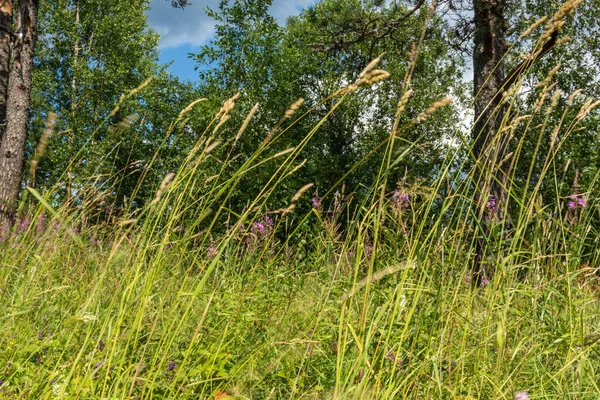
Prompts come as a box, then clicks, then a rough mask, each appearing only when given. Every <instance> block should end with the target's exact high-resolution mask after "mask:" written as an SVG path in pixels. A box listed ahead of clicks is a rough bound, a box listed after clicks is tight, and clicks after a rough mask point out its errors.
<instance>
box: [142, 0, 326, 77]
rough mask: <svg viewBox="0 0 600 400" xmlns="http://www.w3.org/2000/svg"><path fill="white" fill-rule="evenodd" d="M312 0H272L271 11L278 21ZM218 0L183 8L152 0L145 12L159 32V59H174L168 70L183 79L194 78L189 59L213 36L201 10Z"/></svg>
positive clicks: (197, 0) (195, 1) (195, 0)
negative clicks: (190, 54) (189, 56)
mask: <svg viewBox="0 0 600 400" xmlns="http://www.w3.org/2000/svg"><path fill="white" fill-rule="evenodd" d="M314 2H315V0H273V5H272V6H271V10H270V12H271V14H272V15H273V16H274V17H275V18H277V20H278V21H279V23H280V24H284V23H285V20H286V18H287V17H289V16H290V15H297V14H298V13H299V12H300V11H301V10H302V9H303V8H304V7H307V6H309V5H311V4H313V3H314ZM218 4H219V0H192V5H191V6H189V7H186V9H185V10H181V9H175V8H173V7H171V1H166V0H152V2H151V9H150V10H149V11H148V23H149V24H150V26H151V27H152V28H153V29H154V30H155V31H156V32H158V33H159V34H160V35H161V38H160V42H159V50H160V61H161V62H162V63H165V64H166V63H168V62H171V61H173V64H172V65H171V66H170V67H169V71H171V73H173V74H174V75H177V76H179V77H180V78H182V79H189V80H195V79H196V78H197V76H198V74H197V72H196V71H194V67H195V65H196V64H195V62H194V61H192V60H191V59H189V58H188V54H189V53H195V52H196V51H197V50H198V47H199V46H200V45H202V44H205V43H206V42H207V41H209V40H210V39H211V37H212V35H213V30H214V21H213V20H212V19H211V18H209V17H208V16H207V15H206V13H205V12H204V9H205V8H206V7H210V8H212V9H214V10H216V9H217V7H218Z"/></svg>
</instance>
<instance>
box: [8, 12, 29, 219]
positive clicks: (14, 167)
mask: <svg viewBox="0 0 600 400" xmlns="http://www.w3.org/2000/svg"><path fill="white" fill-rule="evenodd" d="M8 10H9V7H8V6H5V7H4V9H3V19H4V18H6V17H7V15H10V14H9V13H6V14H7V15H4V13H5V11H8ZM37 15H38V0H21V1H20V2H19V9H18V12H17V15H16V30H15V31H14V32H13V31H12V29H11V30H10V31H9V34H8V36H9V37H10V38H11V39H12V40H10V42H11V46H10V47H11V51H10V57H9V59H10V67H9V71H10V73H9V76H8V86H7V92H6V93H0V98H3V99H6V100H5V104H6V127H5V129H4V132H3V133H2V141H1V143H0V221H5V220H7V217H8V216H9V214H10V212H11V209H12V207H13V203H14V201H15V199H16V198H17V195H18V193H19V187H20V183H21V174H22V169H23V159H24V147H25V139H26V137H27V121H28V117H29V102H30V94H31V74H32V69H33V55H34V49H35V43H36V40H37V28H38V27H37ZM11 22H12V20H11ZM6 56H7V54H6V53H0V57H4V58H3V59H0V65H2V66H4V65H6V64H7V63H8V61H7V60H6V58H5V57H6ZM0 68H2V67H0ZM0 72H1V71H0Z"/></svg>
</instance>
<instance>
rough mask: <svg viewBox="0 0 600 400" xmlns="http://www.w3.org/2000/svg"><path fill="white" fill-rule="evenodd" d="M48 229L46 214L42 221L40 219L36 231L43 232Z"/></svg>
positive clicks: (42, 216)
mask: <svg viewBox="0 0 600 400" xmlns="http://www.w3.org/2000/svg"><path fill="white" fill-rule="evenodd" d="M45 227H46V216H45V215H44V214H42V215H40V219H38V222H37V224H36V225H35V230H36V231H38V232H41V231H43V230H44V228H45Z"/></svg>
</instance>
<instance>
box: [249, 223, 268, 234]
mask: <svg viewBox="0 0 600 400" xmlns="http://www.w3.org/2000/svg"><path fill="white" fill-rule="evenodd" d="M264 231H265V225H264V224H263V223H262V222H255V223H253V224H252V228H250V232H252V233H263V232H264Z"/></svg>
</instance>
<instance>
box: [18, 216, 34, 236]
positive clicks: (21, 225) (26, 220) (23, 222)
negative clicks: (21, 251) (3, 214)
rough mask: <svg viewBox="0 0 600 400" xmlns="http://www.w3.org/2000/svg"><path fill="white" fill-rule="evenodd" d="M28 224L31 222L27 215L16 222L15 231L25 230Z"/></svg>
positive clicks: (21, 231)
mask: <svg viewBox="0 0 600 400" xmlns="http://www.w3.org/2000/svg"><path fill="white" fill-rule="evenodd" d="M30 224H31V220H29V218H27V217H25V218H23V219H22V220H20V221H19V223H18V224H17V232H19V233H23V232H25V231H26V230H27V228H29V225H30Z"/></svg>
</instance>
